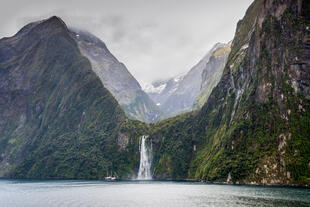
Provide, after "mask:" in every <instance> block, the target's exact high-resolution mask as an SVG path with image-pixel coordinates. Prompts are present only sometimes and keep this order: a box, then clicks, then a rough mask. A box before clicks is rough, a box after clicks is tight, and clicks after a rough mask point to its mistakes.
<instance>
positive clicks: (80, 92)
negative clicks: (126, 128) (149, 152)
mask: <svg viewBox="0 0 310 207" xmlns="http://www.w3.org/2000/svg"><path fill="white" fill-rule="evenodd" d="M124 121H126V122H128V120H126V118H125V115H124V113H123V111H122V110H121V109H120V107H119V105H118V103H117V102H116V100H115V99H114V98H113V96H112V95H111V94H110V93H109V91H108V90H107V89H105V88H104V87H103V85H102V83H101V81H100V79H99V78H98V77H97V76H96V74H95V73H94V72H93V71H92V69H91V65H90V63H89V61H88V60H87V59H86V58H85V57H83V56H82V55H81V53H80V51H79V48H78V45H77V44H76V42H75V41H74V39H72V38H71V36H70V34H69V31H68V29H67V27H66V25H65V24H64V23H63V22H62V20H61V19H59V18H57V17H52V18H50V19H47V20H44V21H40V22H35V23H31V24H29V25H27V26H25V27H24V28H23V29H22V30H21V31H19V32H18V33H17V34H16V35H15V36H13V37H10V38H3V39H1V40H0V152H1V154H0V175H1V176H10V177H21V178H88V179H89V178H101V177H102V176H106V175H107V172H111V171H113V172H116V173H118V175H119V176H126V175H130V174H131V173H132V172H131V168H132V167H131V168H130V167H128V166H130V165H131V164H130V163H131V161H129V160H130V156H129V155H128V150H130V149H131V148H130V143H131V142H130V141H129V140H128V139H129V138H128V137H127V136H126V135H125V134H122V133H120V132H119V131H120V126H121V124H122V123H124ZM124 133H125V132H124ZM124 140H125V141H124ZM120 143H121V144H120ZM122 143H125V146H124V144H122ZM116 162H117V164H116Z"/></svg>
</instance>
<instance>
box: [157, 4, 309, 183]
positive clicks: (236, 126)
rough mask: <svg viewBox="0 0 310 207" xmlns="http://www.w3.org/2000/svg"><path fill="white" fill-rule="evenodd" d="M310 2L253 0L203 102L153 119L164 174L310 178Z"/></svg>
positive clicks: (222, 178) (290, 180)
mask: <svg viewBox="0 0 310 207" xmlns="http://www.w3.org/2000/svg"><path fill="white" fill-rule="evenodd" d="M309 8H310V4H309V2H308V1H306V0H303V1H301V0H300V1H295V0H285V1H278V0H256V1H254V3H253V4H252V5H251V6H250V8H249V9H248V10H247V12H246V15H245V17H244V18H243V19H242V20H241V21H240V22H239V23H238V26H237V30H236V34H235V37H234V40H233V42H232V47H231V53H230V55H229V57H228V62H227V64H226V66H225V69H224V72H223V76H222V77H221V80H220V82H219V84H218V85H217V86H216V87H215V88H214V89H213V91H212V93H211V95H210V96H209V98H208V100H207V103H206V104H205V105H204V106H203V108H202V109H201V110H200V111H199V112H195V113H189V114H185V115H182V116H180V117H176V118H175V119H170V120H165V121H163V122H160V123H157V124H155V125H154V128H155V130H154V132H153V139H154V140H156V141H154V144H155V146H156V147H157V148H156V147H154V148H156V150H158V151H159V152H160V153H158V154H157V155H156V156H154V157H155V158H156V159H154V162H155V163H154V165H155V172H156V173H155V174H156V175H157V176H158V177H164V176H166V177H178V178H182V177H183V178H186V177H190V178H197V179H203V180H209V181H222V182H241V183H253V184H301V185H307V184H308V185H309V184H310V160H309V159H310V136H309V134H310V111H309V110H310V100H309V98H310V97H309V95H310V93H309V92H310V91H309V86H310V82H309V81H310V72H309V71H310V70H309V68H310V65H309V63H310V62H309V52H310V47H309V40H310V39H309V38H310V36H309V35H310V29H309V28H310V15H309ZM156 142H158V143H160V144H157V145H156ZM170 151H172V153H171V152H170ZM178 153H179V154H178ZM183 160H185V161H183Z"/></svg>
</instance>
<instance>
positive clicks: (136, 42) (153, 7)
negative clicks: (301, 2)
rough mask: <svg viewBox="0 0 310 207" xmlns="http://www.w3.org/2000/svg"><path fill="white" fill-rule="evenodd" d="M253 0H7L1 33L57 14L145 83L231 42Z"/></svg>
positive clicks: (169, 74)
mask: <svg viewBox="0 0 310 207" xmlns="http://www.w3.org/2000/svg"><path fill="white" fill-rule="evenodd" d="M252 1H253V0H234V1H229V0H217V1H213V0H157V1H155V0H130V1H129V0H113V1H111V0H92V1H91V0H88V1H81V0H67V1H61V0H54V1H39V0H28V1H17V0H5V4H4V5H5V7H1V8H0V27H1V28H2V29H1V31H0V37H2V36H8V35H13V34H14V33H16V32H17V30H18V29H20V27H22V26H23V25H25V24H26V23H29V22H31V21H36V20H40V19H43V18H47V17H49V16H52V15H58V16H60V17H61V18H62V19H63V20H64V21H65V22H66V23H67V24H68V25H69V26H73V27H77V28H81V29H85V30H88V31H89V32H91V33H93V34H95V35H96V36H98V37H99V38H101V39H102V40H103V41H104V42H105V43H106V45H107V47H108V48H109V49H110V50H111V52H112V53H113V54H114V55H115V56H116V57H117V58H118V59H119V60H120V61H121V62H123V63H124V64H125V65H126V66H127V67H128V69H129V70H130V72H131V73H132V74H133V75H134V76H135V77H136V78H137V80H138V81H139V82H140V83H145V82H151V81H154V80H157V79H163V78H169V77H172V76H175V75H177V74H180V73H184V72H186V71H188V70H189V69H190V68H191V67H192V66H193V65H195V64H196V63H197V62H198V61H199V60H200V59H201V58H202V57H203V56H204V55H205V54H206V53H207V51H208V50H209V49H210V48H211V47H212V46H213V45H214V44H215V43H216V42H219V41H221V42H228V41H230V40H231V39H232V38H233V35H234V32H235V27H236V24H237V21H238V20H239V19H240V18H242V17H243V15H244V13H245V11H246V8H247V7H248V6H249V5H250V3H251V2H252ZM8 11H9V12H8ZM4 19H5V21H4Z"/></svg>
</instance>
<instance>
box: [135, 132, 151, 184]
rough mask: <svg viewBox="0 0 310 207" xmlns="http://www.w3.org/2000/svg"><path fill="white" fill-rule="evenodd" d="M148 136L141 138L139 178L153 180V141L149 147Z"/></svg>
mask: <svg viewBox="0 0 310 207" xmlns="http://www.w3.org/2000/svg"><path fill="white" fill-rule="evenodd" d="M147 138H148V136H142V138H141V140H140V166H139V172H138V180H151V179H152V174H151V163H152V143H151V146H150V147H149V148H148V146H147V145H146V143H145V141H146V139H147Z"/></svg>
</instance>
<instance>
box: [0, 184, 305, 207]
mask: <svg viewBox="0 0 310 207" xmlns="http://www.w3.org/2000/svg"><path fill="white" fill-rule="evenodd" d="M0 206H1V207H13V206H14V207H19V206H23V207H27V206H33V207H43V206H44V207H45V206H46V207H48V206H52V207H54V206H55V207H56V206H61V207H69V206H83V207H84V206H92V207H93V206H94V207H95V206H109V207H110V206H111V207H114V206H116V207H123V206H129V207H131V206H132V207H139V206H158V207H165V206H177V207H183V206H191V207H196V206H220V207H222V206H229V207H237V206H238V207H240V206H281V207H282V206H287V207H295V206H296V207H297V206H298V207H299V206H310V190H309V189H305V188H289V187H257V186H234V185H213V184H204V183H191V182H157V181H144V182H138V181H136V182H134V181H133V182H125V181H121V182H102V181H20V180H0Z"/></svg>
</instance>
